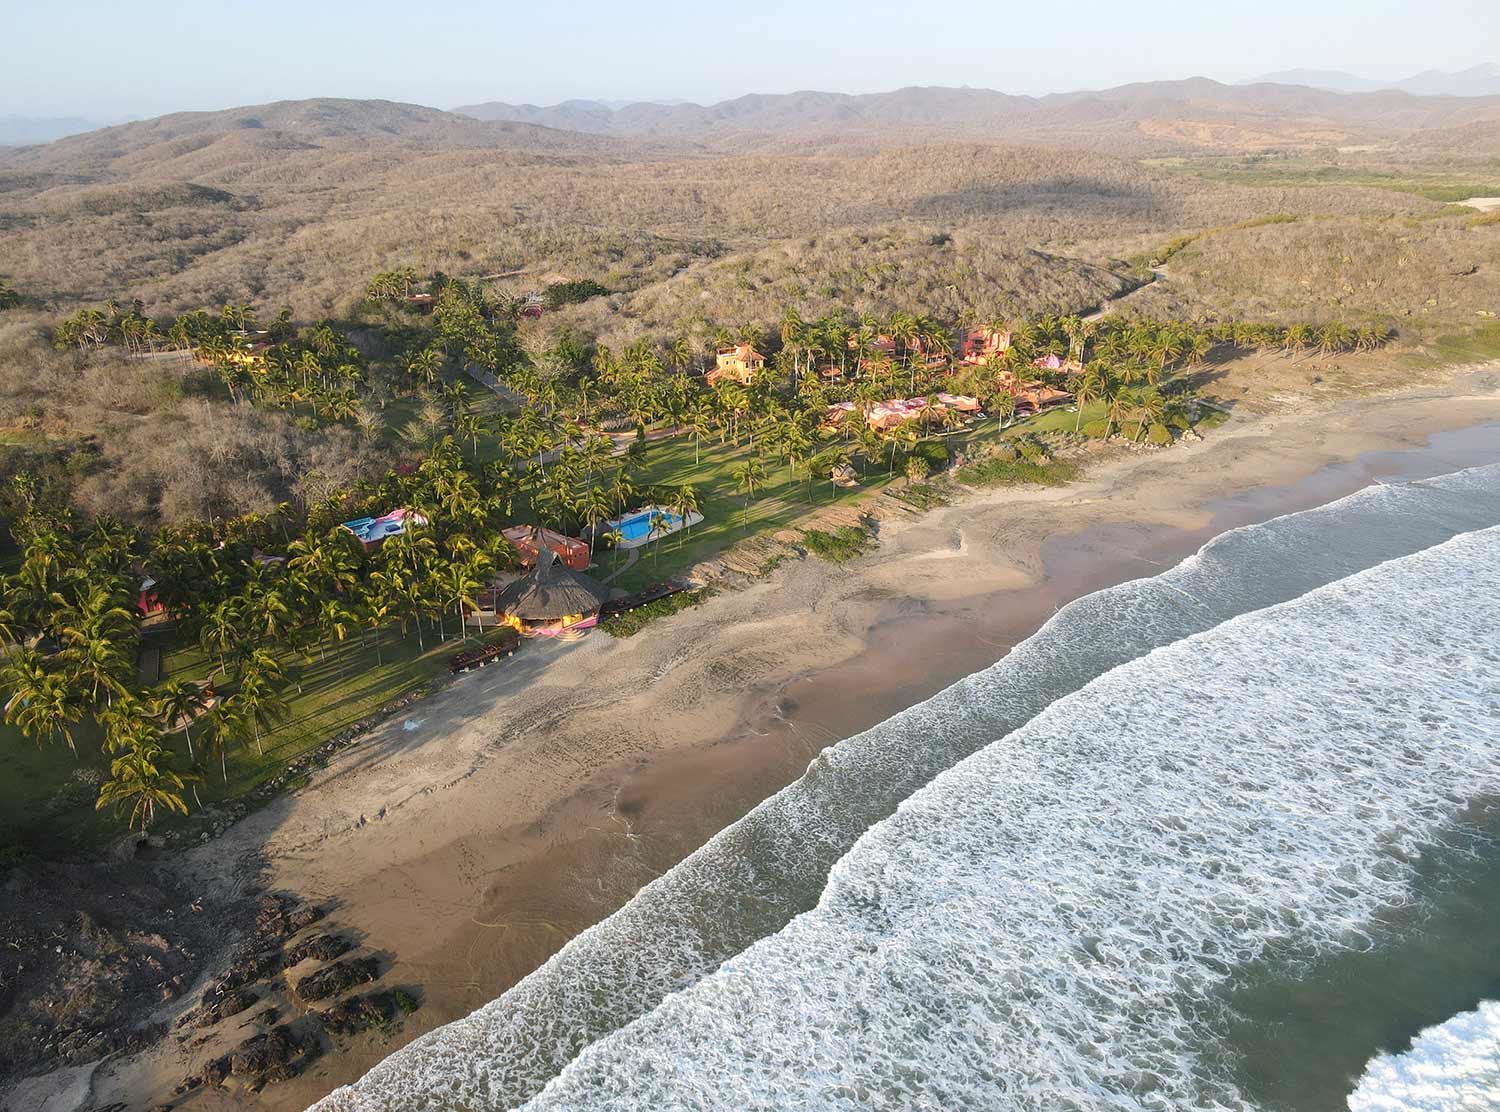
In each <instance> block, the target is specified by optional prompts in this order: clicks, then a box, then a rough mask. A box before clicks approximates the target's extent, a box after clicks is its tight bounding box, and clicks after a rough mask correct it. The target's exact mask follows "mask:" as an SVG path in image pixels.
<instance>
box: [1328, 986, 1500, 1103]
mask: <svg viewBox="0 0 1500 1112" xmlns="http://www.w3.org/2000/svg"><path fill="white" fill-rule="evenodd" d="M1496 1108H1500V1001H1497V1000H1486V1001H1484V1002H1483V1003H1482V1004H1480V1005H1479V1007H1478V1008H1475V1009H1474V1010H1473V1011H1471V1012H1464V1013H1462V1014H1461V1015H1456V1016H1454V1017H1453V1018H1452V1019H1450V1020H1448V1022H1446V1023H1442V1024H1439V1025H1438V1026H1436V1027H1429V1028H1428V1029H1427V1030H1425V1031H1423V1032H1422V1033H1421V1034H1419V1035H1418V1036H1417V1037H1416V1038H1415V1039H1413V1040H1412V1045H1411V1049H1410V1050H1407V1051H1405V1052H1404V1053H1402V1054H1382V1055H1380V1056H1379V1057H1377V1058H1376V1059H1375V1060H1374V1061H1372V1062H1371V1063H1370V1065H1369V1066H1368V1067H1367V1068H1366V1070H1365V1073H1364V1076H1363V1077H1361V1078H1360V1080H1359V1084H1358V1085H1357V1086H1356V1087H1355V1090H1354V1092H1353V1093H1352V1094H1351V1095H1350V1097H1349V1112H1493V1110H1494V1109H1496Z"/></svg>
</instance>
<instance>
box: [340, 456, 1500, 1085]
mask: <svg viewBox="0 0 1500 1112" xmlns="http://www.w3.org/2000/svg"><path fill="white" fill-rule="evenodd" d="M1497 522H1500V467H1493V466H1492V467H1483V468H1473V469H1471V470H1469V471H1465V472H1460V473H1457V474H1455V475H1449V476H1444V477H1442V478H1439V479H1434V480H1426V481H1423V482H1419V483H1410V484H1400V485H1387V486H1377V487H1373V488H1370V489H1367V490H1365V491H1362V492H1360V493H1359V494H1356V495H1353V496H1351V497H1349V498H1346V499H1343V500H1341V501H1339V502H1336V503H1333V504H1331V505H1329V506H1326V507H1322V508H1320V509H1317V510H1311V511H1305V512H1302V513H1298V514H1292V515H1288V516H1286V517H1282V518H1279V519H1276V520H1274V521H1271V522H1267V523H1264V524H1261V525H1255V526H1248V527H1245V528H1242V529H1236V530H1233V531H1231V532H1229V533H1226V534H1224V535H1223V536H1221V537H1219V538H1217V539H1215V540H1214V541H1213V542H1211V543H1210V544H1208V545H1206V546H1204V548H1203V549H1202V550H1201V551H1200V552H1199V553H1197V554H1196V555H1195V556H1193V557H1191V558H1189V559H1188V560H1187V561H1184V563H1183V564H1181V565H1179V566H1178V567H1176V568H1174V569H1172V570H1170V571H1168V572H1165V573H1163V574H1162V575H1160V576H1157V577H1155V578H1154V579H1149V580H1141V581H1137V582H1134V583H1127V584H1123V585H1120V586H1118V587H1114V588H1111V589H1109V590H1106V591H1101V592H1098V593H1096V594H1094V595H1090V596H1087V597H1086V598H1083V599H1080V600H1078V601H1076V602H1074V603H1072V604H1070V605H1068V606H1066V607H1064V608H1063V609H1062V610H1060V611H1059V612H1058V614H1057V615H1055V616H1054V617H1053V619H1052V620H1051V621H1050V622H1048V623H1047V625H1046V626H1045V627H1044V628H1043V629H1042V630H1041V631H1039V632H1038V633H1037V634H1036V635H1034V636H1033V637H1031V638H1029V639H1028V640H1027V641H1025V642H1024V643H1023V644H1021V645H1019V646H1017V647H1016V649H1014V650H1013V651H1012V652H1011V653H1010V654H1009V655H1008V656H1007V657H1006V658H1005V659H1003V660H1002V661H1000V662H999V663H998V664H996V665H995V666H993V667H992V668H989V669H986V670H985V671H982V672H980V673H977V674H975V675H974V676H970V677H968V678H967V679H965V680H963V681H960V682H959V683H957V684H955V685H954V686H953V687H950V688H949V689H947V690H946V691H944V692H942V693H940V694H938V695H937V696H934V697H933V698H932V699H929V700H927V701H926V702H925V703H922V704H919V705H918V706H915V707H913V708H911V709H910V710H908V711H905V712H903V713H902V714H899V715H897V716H895V717H893V718H892V719H890V720H888V721H887V722H885V723H882V724H881V725H880V726H877V727H876V728H874V729H872V730H869V731H866V732H865V733H863V734H860V735H856V736H855V737H852V738H849V739H846V740H845V741H843V742H841V743H839V744H838V745H836V746H834V747H831V748H830V749H827V750H825V751H824V752H823V753H822V754H820V755H819V757H818V758H817V759H815V760H814V761H813V762H812V764H811V765H810V767H809V769H808V771H807V773H806V775H804V776H803V777H802V778H801V779H800V780H798V781H797V782H796V783H794V784H792V785H790V786H789V787H787V788H786V789H784V790H783V791H781V792H780V793H778V794H777V795H775V796H773V797H772V798H771V799H768V800H766V801H765V802H763V803H762V804H761V805H760V806H758V807H757V808H755V810H753V811H752V812H751V813H750V814H749V815H747V816H746V817H745V818H744V819H742V820H741V821H739V822H738V823H736V824H734V825H732V826H731V827H729V828H727V829H726V830H724V831H722V832H721V833H720V834H718V835H717V836H715V837H714V838H713V839H711V840H710V841H709V842H708V843H707V844H706V845H705V846H704V847H702V848H701V849H699V850H698V851H697V852H695V853H694V854H692V855H691V856H690V857H688V858H687V859H686V860H685V861H683V862H682V863H681V864H680V865H678V866H677V867H676V868H674V869H672V870H671V871H669V872H668V873H667V874H665V875H664V876H663V877H661V878H659V879H658V880H656V881H654V882H653V883H652V884H650V885H648V886H647V887H645V888H644V889H642V891H641V892H640V893H639V894H638V895H637V896H636V897H635V898H634V899H633V900H632V901H630V903H628V904H627V905H626V906H625V907H624V908H622V909H621V910H620V911H618V912H617V913H615V914H614V915H613V916H611V917H610V918H608V919H606V920H605V921H604V922H602V923H600V924H598V925H597V926H595V927H593V928H591V929H590V930H588V931H585V932H584V933H583V934H581V935H579V936H578V937H577V938H575V939H573V940H572V941H571V942H570V943H568V945H567V946H565V947H564V948H563V949H562V950H561V951H560V952H559V953H558V954H556V955H554V957H553V958H552V959H551V960H549V961H548V962H547V963H546V964H545V965H543V966H542V967H541V968H540V969H538V970H536V971H535V972H534V973H532V974H531V975H530V976H529V977H527V978H525V979H524V980H523V981H522V982H521V983H520V984H518V985H516V986H515V987H513V988H512V989H511V990H509V991H508V992H506V993H505V994H503V995H502V996H501V997H499V998H498V999H497V1000H495V1001H493V1002H492V1003H491V1004H489V1005H486V1006H485V1007H483V1008H481V1009H479V1010H478V1011H476V1012H475V1013H473V1014H472V1015H470V1016H468V1017H466V1018H464V1019H462V1020H459V1021H456V1022H455V1023H452V1024H449V1025H447V1026H445V1027H442V1028H439V1029H437V1030H435V1031H433V1032H430V1033H429V1034H427V1035H425V1036H423V1037H422V1038H421V1039H419V1040H417V1041H415V1042H413V1043H412V1044H411V1045H410V1046H408V1047H406V1048H405V1049H403V1050H402V1051H399V1052H398V1053H397V1054H395V1055H393V1056H392V1057H390V1058H389V1059H387V1060H386V1061H385V1062H382V1063H380V1064H379V1065H377V1066H376V1067H375V1068H374V1069H373V1070H371V1071H370V1073H369V1074H367V1075H366V1076H365V1078H363V1079H362V1080H361V1081H360V1082H358V1083H357V1084H356V1085H354V1086H351V1087H347V1088H345V1089H342V1090H339V1091H338V1092H336V1093H334V1094H333V1095H331V1096H330V1097H329V1098H327V1100H326V1101H325V1102H324V1103H323V1104H322V1105H320V1106H319V1107H320V1109H323V1110H325V1112H345V1110H347V1112H354V1110H358V1112H366V1110H372V1109H381V1110H382V1112H384V1110H404V1109H427V1108H445V1107H455V1106H456V1107H463V1108H472V1109H480V1108H485V1109H498V1108H510V1107H514V1106H516V1105H519V1104H521V1103H523V1102H524V1101H525V1100H526V1099H528V1098H529V1097H531V1096H533V1095H534V1094H535V1093H537V1092H538V1091H539V1090H540V1089H541V1088H542V1086H543V1085H544V1084H546V1083H547V1081H548V1080H549V1079H551V1078H552V1077H553V1076H555V1075H556V1074H557V1073H558V1071H559V1070H560V1069H562V1067H563V1066H565V1065H566V1064H567V1063H568V1062H569V1061H570V1060H572V1059H573V1058H574V1057H575V1056H576V1055H577V1054H578V1053H579V1052H580V1051H582V1050H583V1049H584V1048H585V1047H586V1046H588V1045H590V1044H591V1043H593V1042H594V1041H595V1040H597V1039H599V1038H600V1037H602V1036H604V1035H606V1034H608V1033H609V1032H610V1031H613V1030H615V1029H616V1028H619V1027H621V1026H622V1025H624V1024H627V1023H629V1022H630V1021H632V1020H634V1019H636V1018H637V1017H640V1016H642V1015H644V1014H646V1013H647V1012H649V1011H650V1010H651V1009H652V1008H654V1007H656V1005H657V1004H658V1003H659V1002H660V1001H662V1000H663V998H665V997H666V996H667V995H668V994H669V993H672V992H675V991H679V990H681V989H684V988H686V987H688V986H690V985H692V984H693V983H695V982H696V981H697V980H699V979H700V978H702V977H704V976H705V975H707V974H708V973H710V972H712V971H713V970H714V969H715V968H717V967H718V966H719V964H720V963H721V962H723V961H725V960H726V959H729V958H732V957H733V956H734V955H736V954H738V953H740V952H741V951H743V950H744V949H745V948H746V947H747V946H750V945H751V944H752V943H754V942H755V941H756V940H758V939H761V938H764V937H766V936H768V935H771V934H773V933H774V932H776V931H778V930H780V929H781V928H782V927H784V926H785V925H786V924H787V923H788V922H789V921H791V920H792V918H793V917H794V916H796V915H797V914H799V913H801V912H803V911H806V910H808V909H809V908H811V907H813V906H814V905H815V904H816V902H817V900H818V898H819V895H820V894H821V893H822V891H823V889H824V885H825V883H826V881H827V878H828V873H829V869H830V867H831V866H832V865H833V864H834V863H835V862H836V861H838V860H839V858H840V857H842V856H843V855H844V854H845V853H846V852H847V851H848V849H849V848H850V846H852V845H853V844H854V842H855V840H856V839H857V838H858V837H859V836H860V835H861V834H863V833H864V832H865V831H866V830H867V829H868V828H869V827H870V826H871V825H872V824H874V823H876V822H879V821H880V820H882V819H884V818H885V817H887V816H888V815H890V814H891V813H892V812H893V811H894V810H895V809H896V807H897V806H898V804H900V803H901V801H902V800H903V799H906V798H907V797H908V796H909V795H911V793H912V792H914V791H916V790H917V789H919V788H920V787H922V786H923V785H924V784H926V783H927V782H928V781H930V780H931V779H932V778H933V777H934V776H936V775H938V774H939V773H941V772H942V771H943V770H944V769H947V768H949V767H950V766H952V765H953V764H955V763H956V762H958V761H960V760H962V759H963V758H964V757H966V756H968V755H969V754H971V753H973V752H975V751H976V750H979V749H980V748H982V747H983V746H985V745H986V744H988V743H990V742H991V741H993V740H994V739H995V738H997V737H1000V736H1002V735H1004V734H1007V733H1009V732H1011V731H1012V730H1014V729H1016V728H1018V727H1020V726H1022V725H1024V724H1025V723H1026V722H1027V721H1029V720H1030V719H1031V718H1032V717H1033V716H1034V715H1036V714H1038V713H1039V712H1040V711H1042V710H1043V709H1044V708H1045V707H1047V706H1048V705H1049V704H1051V703H1053V702H1055V701H1057V700H1059V699H1062V698H1064V697H1066V696H1067V695H1069V694H1070V693H1071V692H1074V691H1076V690H1078V688H1080V687H1081V686H1082V685H1084V684H1085V683H1088V682H1089V681H1090V680H1093V679H1094V678H1095V677H1097V676H1099V675H1101V674H1103V673H1105V672H1107V671H1108V670H1110V669H1112V668H1116V667H1119V666H1120V665H1122V664H1125V663H1127V662H1129V661H1131V660H1135V659H1137V658H1139V657H1141V656H1142V655H1143V654H1146V653H1148V652H1150V651H1152V650H1154V649H1156V648H1158V647H1160V646H1163V645H1167V644H1170V643H1172V642H1174V641H1177V640H1179V639H1180V638H1183V637H1187V636H1190V635H1192V634H1195V633H1199V632H1202V631H1204V630H1208V629H1211V628H1213V627H1214V626H1216V625H1218V624H1219V623H1220V622H1223V621H1225V620H1227V619H1230V618H1233V617H1235V616H1236V615H1239V614H1243V613H1245V612H1247V611H1250V610H1255V609H1258V608H1260V607H1264V606H1267V605H1271V604H1274V603H1277V602H1281V601H1284V600H1286V599H1291V598H1295V597H1297V596H1298V595H1300V594H1302V593H1304V592H1306V591H1308V590H1311V589H1313V588H1316V587H1319V586H1321V585H1324V584H1327V583H1329V582H1332V581H1334V580H1337V579H1340V578H1342V577H1344V576H1347V575H1350V574H1352V573H1354V572H1358V571H1360V570H1361V569H1365V568H1368V567H1371V566H1372V565H1374V564H1376V563H1378V562H1380V561H1383V560H1388V559H1392V558H1396V557H1400V556H1404V555H1407V554H1410V553H1413V552H1418V551H1421V550H1422V549H1424V548H1427V547H1429V546H1431V545H1435V544H1439V543H1442V542H1443V541H1446V540H1447V539H1449V538H1450V537H1452V536H1454V535H1455V534H1458V533H1462V532H1465V531H1468V530H1473V529H1478V528H1482V527H1484V526H1487V525H1493V524H1495V523H1497Z"/></svg>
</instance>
